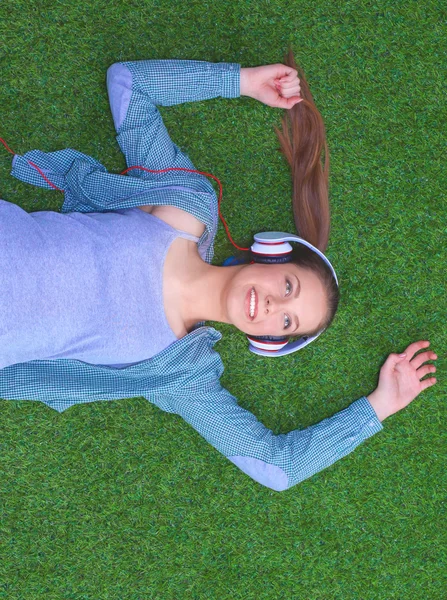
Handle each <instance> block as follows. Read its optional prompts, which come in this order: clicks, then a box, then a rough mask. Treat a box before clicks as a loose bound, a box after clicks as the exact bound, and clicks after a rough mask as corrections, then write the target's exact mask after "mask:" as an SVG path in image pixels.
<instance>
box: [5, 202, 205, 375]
mask: <svg viewBox="0 0 447 600" xmlns="http://www.w3.org/2000/svg"><path fill="white" fill-rule="evenodd" d="M0 233H1V235H0V343H1V352H0V368H3V367H6V366H8V365H11V364H15V363H21V362H27V361H30V360H34V359H58V358H74V359H78V360H81V361H84V362H87V363H92V364H100V365H109V366H112V365H113V366H119V367H122V366H126V365H128V364H133V363H136V362H140V361H142V360H145V359H147V358H150V357H151V356H154V355H155V354H157V353H158V352H160V351H161V350H163V349H164V348H166V347H167V346H168V345H169V344H171V343H172V342H174V341H175V340H176V336H175V335H174V333H173V331H172V330H171V328H170V327H169V325H168V323H167V320H166V316H165V312H164V306H163V266H164V261H165V257H166V254H167V251H168V249H169V246H170V244H171V243H172V242H173V240H174V239H175V238H176V237H178V236H179V235H181V236H185V237H188V238H190V239H191V238H192V236H187V235H186V234H183V233H182V232H179V231H177V230H175V229H173V228H172V227H171V226H169V225H167V224H166V223H164V222H163V221H161V220H160V219H158V218H157V217H154V216H152V215H150V214H148V213H145V212H143V211H142V210H140V209H138V208H131V209H126V210H118V211H114V212H105V213H68V214H60V213H57V212H49V211H42V212H34V213H27V212H25V211H24V210H22V209H21V208H20V207H18V206H16V205H14V204H10V203H8V202H5V201H0ZM193 239H194V240H195V238H193Z"/></svg>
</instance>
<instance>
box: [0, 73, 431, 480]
mask: <svg viewBox="0 0 447 600" xmlns="http://www.w3.org/2000/svg"><path fill="white" fill-rule="evenodd" d="M107 82H108V90H109V98H110V104H111V110H112V115H113V119H114V123H115V127H116V130H117V133H118V138H117V139H118V142H119V144H120V147H121V149H122V151H123V152H124V155H125V157H126V161H127V164H128V166H129V167H132V166H135V167H144V168H145V169H148V170H147V171H144V170H142V169H141V168H135V169H131V170H130V171H129V173H128V175H129V176H127V177H124V176H122V175H113V174H109V173H107V172H106V170H105V169H104V167H103V166H102V165H101V164H100V163H98V162H97V161H96V160H94V159H92V158H90V157H88V156H85V155H83V154H81V153H79V152H76V151H74V150H63V151H60V152H54V153H49V154H44V153H42V152H39V151H32V152H29V153H27V154H26V155H24V156H17V155H16V156H15V157H14V161H13V171H12V173H13V175H15V176H16V177H18V178H20V179H22V180H23V181H27V182H29V183H33V184H36V185H40V186H42V187H54V186H57V187H58V188H59V189H62V190H63V191H64V193H65V202H64V206H63V209H62V210H63V214H59V213H54V212H45V211H42V212H35V213H30V214H28V213H26V212H25V211H23V210H22V209H20V208H19V207H18V206H15V205H13V204H10V203H7V202H4V201H2V202H1V203H0V228H1V231H2V235H1V240H0V284H1V289H2V295H1V297H0V298H1V299H0V308H1V310H0V314H1V315H2V316H1V318H0V340H1V352H0V397H2V398H7V399H27V400H40V401H42V402H44V403H46V404H47V405H48V406H51V407H52V408H54V409H56V410H58V411H63V410H65V409H66V408H68V407H69V406H71V405H73V404H75V403H83V402H93V401H96V400H113V399H119V398H126V397H127V398H128V397H136V396H144V397H145V398H147V399H148V400H149V401H150V402H153V403H154V404H156V405H157V406H159V407H160V408H161V409H162V410H165V411H168V412H173V413H176V414H179V415H181V416H182V417H183V418H184V419H185V420H186V421H187V422H188V423H190V424H191V425H192V426H193V427H194V428H195V429H196V430H197V431H198V432H199V433H200V434H201V435H202V436H203V437H205V438H206V439H207V440H208V442H210V443H211V444H212V445H213V446H214V447H215V448H217V449H218V450H219V451H220V452H222V453H223V454H224V455H225V456H226V457H227V458H229V459H230V460H231V461H232V462H233V463H234V464H236V465H237V466H238V467H239V468H240V469H242V470H243V471H244V472H245V473H247V474H248V475H250V476H251V477H253V479H255V480H256V481H259V482H260V483H262V484H264V485H266V486H269V487H271V488H272V489H275V490H284V489H286V488H289V487H291V486H292V485H294V484H296V483H298V482H299V481H301V480H303V479H305V478H306V477H309V476H311V475H312V474H314V473H316V472H317V471H319V470H321V469H323V468H324V467H326V466H328V465H330V464H332V463H333V462H335V461H336V460H338V459H339V458H341V457H342V456H345V455H346V454H348V453H349V452H351V451H352V450H353V449H354V448H355V447H356V446H357V445H358V444H360V443H361V442H362V441H363V440H365V439H366V438H368V437H370V436H371V435H373V434H374V433H376V432H378V431H379V430H381V429H382V426H381V421H383V419H384V418H386V417H387V416H389V415H390V414H393V413H394V412H396V411H398V410H400V409H401V408H403V407H404V406H406V405H407V404H409V403H410V402H411V401H412V400H413V399H414V398H415V397H416V396H417V395H418V394H419V393H420V392H421V391H422V390H423V389H425V388H427V387H429V386H431V385H433V384H434V383H435V379H434V378H429V379H425V380H422V381H421V379H422V378H423V377H424V376H425V375H427V374H429V373H433V372H434V371H435V367H434V366H432V365H428V364H426V363H427V361H429V360H433V359H435V358H436V356H435V354H434V353H433V352H430V351H428V350H426V348H427V347H428V345H429V344H428V342H416V343H414V344H411V345H410V346H409V347H408V348H407V350H406V353H405V354H402V355H397V354H392V355H390V357H389V358H388V360H387V361H386V363H385V365H384V366H383V368H382V370H381V372H380V379H379V385H378V387H377V389H376V390H375V391H374V392H373V393H371V394H370V395H369V396H368V398H366V397H362V398H360V399H359V400H357V401H356V402H354V403H353V404H351V405H350V406H349V407H348V408H347V409H345V410H343V411H341V412H339V413H337V414H336V415H334V416H333V417H331V418H330V419H326V420H324V421H322V422H321V423H318V424H317V425H314V426H312V427H309V428H307V429H305V430H304V431H298V430H296V431H292V432H290V433H288V434H287V435H274V434H273V433H272V432H271V431H269V430H268V429H266V428H265V427H264V426H263V425H262V424H261V423H259V422H258V421H257V419H256V418H255V417H254V415H252V414H250V413H249V412H248V411H246V410H244V409H242V408H241V407H240V406H239V405H238V404H237V401H236V399H235V398H234V397H233V396H232V395H231V394H230V393H229V392H228V391H227V390H225V389H223V388H222V387H221V386H220V383H219V377H220V375H221V374H222V371H223V366H222V363H221V360H220V358H219V356H218V354H217V353H216V352H215V351H214V350H213V345H214V343H215V342H216V341H217V340H218V339H219V338H220V334H219V333H218V332H216V331H215V330H214V329H212V328H210V327H203V326H202V327H201V326H198V323H199V325H200V321H203V320H208V319H210V320H213V321H222V322H224V323H232V324H234V325H235V326H236V327H238V328H239V329H240V330H241V331H243V332H245V333H247V334H251V335H254V336H262V335H270V336H283V335H303V334H312V333H315V332H318V331H320V330H321V329H322V328H325V327H326V326H327V325H328V324H329V323H330V321H331V320H332V318H333V316H334V312H335V309H336V305H337V299H338V292H337V284H336V282H335V279H334V275H333V272H332V271H331V269H330V268H328V265H327V263H325V261H324V260H322V259H321V258H320V257H319V256H318V255H317V254H316V253H315V252H312V251H304V252H298V257H297V260H296V261H294V262H289V263H285V264H279V265H271V264H267V265H266V264H242V265H235V266H232V267H216V266H212V265H210V264H209V263H210V261H211V258H212V254H213V241H214V236H215V232H216V228H217V201H216V196H215V193H214V190H213V188H212V186H211V184H210V182H209V180H208V179H207V178H206V177H205V176H203V175H202V174H200V173H197V172H193V171H194V167H193V165H192V163H191V162H190V161H189V159H188V158H187V156H186V155H185V154H183V153H182V152H181V151H180V150H179V148H177V147H176V146H175V145H174V144H173V143H172V141H171V140H170V138H169V135H168V133H167V131H166V129H165V127H164V125H163V122H162V119H161V116H160V114H159V112H158V109H157V105H164V106H169V105H173V104H178V103H181V102H188V101H194V100H205V99H211V98H214V97H218V96H222V97H225V98H236V97H238V96H239V95H246V96H251V97H253V98H256V99H258V100H259V101H261V102H264V103H265V104H268V105H270V106H277V107H281V108H287V109H290V110H289V113H290V119H291V129H290V130H289V128H288V125H287V123H285V126H284V130H283V133H282V135H280V138H281V141H282V146H283V149H284V151H285V153H286V156H287V158H288V160H289V162H290V164H291V166H292V175H293V177H294V194H295V200H294V202H295V206H294V210H295V216H296V218H297V221H298V224H299V228H300V233H301V235H302V236H303V237H305V238H306V239H307V240H308V241H310V242H311V243H313V244H314V245H315V246H316V247H317V248H319V249H320V250H324V249H325V247H326V243H327V238H328V233H329V218H328V215H329V211H328V203H327V170H326V171H325V170H324V169H323V168H322V166H321V162H320V157H321V153H322V151H324V146H325V142H324V129H323V126H322V122H321V119H320V117H319V115H318V112H317V111H316V109H315V107H314V105H313V102H312V97H311V95H310V92H309V90H308V87H307V85H306V83H305V81H304V80H303V79H301V82H300V80H299V79H298V75H297V71H296V70H295V69H294V68H292V67H291V66H287V65H280V64H278V65H269V66H264V67H256V68H252V69H241V68H240V67H239V65H237V64H210V63H205V62H195V61H139V62H129V63H118V64H115V65H113V66H112V67H111V68H110V69H109V71H108V77H107ZM173 168H176V169H178V170H172V169H173ZM151 171H162V172H151ZM140 209H142V210H140ZM421 349H425V351H424V352H422V353H419V354H416V353H417V352H418V351H419V350H421ZM278 360H280V359H278Z"/></svg>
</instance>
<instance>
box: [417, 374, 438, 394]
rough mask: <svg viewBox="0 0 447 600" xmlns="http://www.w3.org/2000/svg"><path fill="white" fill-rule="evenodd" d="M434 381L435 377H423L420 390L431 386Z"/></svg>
mask: <svg viewBox="0 0 447 600" xmlns="http://www.w3.org/2000/svg"><path fill="white" fill-rule="evenodd" d="M435 383H436V377H430V378H429V379H424V381H421V392H422V391H424V390H426V389H427V388H429V387H431V386H432V385H435Z"/></svg>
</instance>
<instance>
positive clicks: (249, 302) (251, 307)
mask: <svg viewBox="0 0 447 600" xmlns="http://www.w3.org/2000/svg"><path fill="white" fill-rule="evenodd" d="M245 306H246V312H247V315H248V317H249V319H250V321H253V320H254V319H255V318H256V315H257V314H258V294H257V293H256V291H255V288H254V287H252V288H251V289H250V290H248V292H247V296H246V300H245Z"/></svg>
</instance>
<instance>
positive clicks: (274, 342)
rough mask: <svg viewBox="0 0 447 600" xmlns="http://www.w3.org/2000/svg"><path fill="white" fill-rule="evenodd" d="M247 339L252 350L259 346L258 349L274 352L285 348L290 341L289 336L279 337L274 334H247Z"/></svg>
mask: <svg viewBox="0 0 447 600" xmlns="http://www.w3.org/2000/svg"><path fill="white" fill-rule="evenodd" d="M247 339H248V343H249V347H250V350H252V348H257V349H258V350H264V351H265V352H271V353H272V354H274V353H275V352H277V351H278V350H281V349H282V348H284V346H285V345H286V344H287V342H288V341H289V338H287V337H283V336H281V337H277V336H272V335H262V336H254V335H247Z"/></svg>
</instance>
